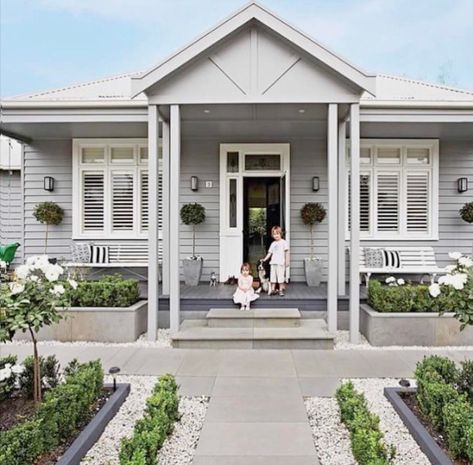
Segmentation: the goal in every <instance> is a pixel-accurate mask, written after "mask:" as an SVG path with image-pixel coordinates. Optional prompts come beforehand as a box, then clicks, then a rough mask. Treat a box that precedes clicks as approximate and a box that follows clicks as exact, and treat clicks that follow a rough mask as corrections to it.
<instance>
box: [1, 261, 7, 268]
mask: <svg viewBox="0 0 473 465" xmlns="http://www.w3.org/2000/svg"><path fill="white" fill-rule="evenodd" d="M6 267H7V262H4V261H3V260H0V268H6Z"/></svg>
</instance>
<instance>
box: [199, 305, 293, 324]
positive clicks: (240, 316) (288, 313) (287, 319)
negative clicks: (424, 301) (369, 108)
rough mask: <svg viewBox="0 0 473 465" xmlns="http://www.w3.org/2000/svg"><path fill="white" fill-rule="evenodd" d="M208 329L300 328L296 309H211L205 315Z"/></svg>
mask: <svg viewBox="0 0 473 465" xmlns="http://www.w3.org/2000/svg"><path fill="white" fill-rule="evenodd" d="M206 320H207V324H208V326H209V328H293V327H295V326H300V322H301V312H299V310H298V309H297V308H255V309H251V310H249V311H244V310H240V309H236V308H211V309H210V311H209V312H208V313H207V317H206Z"/></svg>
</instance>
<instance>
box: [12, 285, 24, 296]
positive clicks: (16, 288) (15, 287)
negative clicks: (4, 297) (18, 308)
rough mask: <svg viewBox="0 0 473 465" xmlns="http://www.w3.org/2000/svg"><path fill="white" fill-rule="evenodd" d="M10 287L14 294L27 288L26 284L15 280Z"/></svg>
mask: <svg viewBox="0 0 473 465" xmlns="http://www.w3.org/2000/svg"><path fill="white" fill-rule="evenodd" d="M9 287H10V292H11V294H12V295H17V294H21V293H22V292H23V291H24V290H25V286H24V285H23V284H20V283H15V282H13V283H10V284H9Z"/></svg>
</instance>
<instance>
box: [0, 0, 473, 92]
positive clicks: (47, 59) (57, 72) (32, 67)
mask: <svg viewBox="0 0 473 465" xmlns="http://www.w3.org/2000/svg"><path fill="white" fill-rule="evenodd" d="M244 4H246V2H245V1H244V0H199V1H197V0H0V96H2V97H7V96H13V95H20V94H28V93H33V92H35V91H40V90H47V89H52V88H56V87H62V86H66V85H69V84H73V83H78V82H86V81H90V80H94V79H97V78H102V77H107V76H112V75H114V74H121V73H127V72H135V71H141V70H145V69H147V68H149V67H151V66H153V65H155V64H156V63H158V62H159V61H160V60H161V59H162V58H165V57H166V56H167V55H169V54H171V53H173V52H174V51H175V50H177V49H179V48H180V47H182V46H184V45H185V44H186V43H187V42H189V41H191V40H192V39H194V38H195V37H196V36H198V35H199V34H201V33H202V32H204V31H206V30H207V29H209V28H211V27H212V26H213V25H214V24H215V23H217V22H218V21H220V20H221V19H223V18H225V17H226V16H228V15H230V14H231V13H233V12H234V11H235V10H237V9H238V8H240V7H241V6H243V5H244ZM262 4H263V5H264V6H265V7H267V8H269V9H270V10H271V11H273V12H274V13H276V14H278V15H279V16H281V17H283V18H284V19H285V20H286V21H288V22H289V23H291V24H293V25H294V26H296V27H298V28H299V29H301V30H303V31H305V32H306V33H307V34H309V35H310V36H312V37H313V38H315V39H316V40H318V41H319V42H321V43H323V44H324V45H326V46H328V47H329V48H330V49H332V50H333V51H335V52H336V53H338V54H339V55H341V56H343V57H345V58H346V59H348V60H349V61H350V62H352V63H354V64H356V65H357V66H359V67H361V68H362V69H365V70H367V71H370V72H375V73H384V74H391V75H397V76H407V77H411V78H414V79H421V80H427V81H432V82H439V83H442V84H446V85H449V86H453V87H459V88H464V89H469V90H473V27H472V18H473V0H284V1H283V0H264V1H262Z"/></svg>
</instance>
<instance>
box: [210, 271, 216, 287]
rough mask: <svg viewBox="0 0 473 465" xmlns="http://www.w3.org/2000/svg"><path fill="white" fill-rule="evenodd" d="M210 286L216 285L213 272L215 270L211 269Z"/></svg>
mask: <svg viewBox="0 0 473 465" xmlns="http://www.w3.org/2000/svg"><path fill="white" fill-rule="evenodd" d="M209 284H210V287H216V286H217V275H216V274H215V271H212V273H210V283H209Z"/></svg>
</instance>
